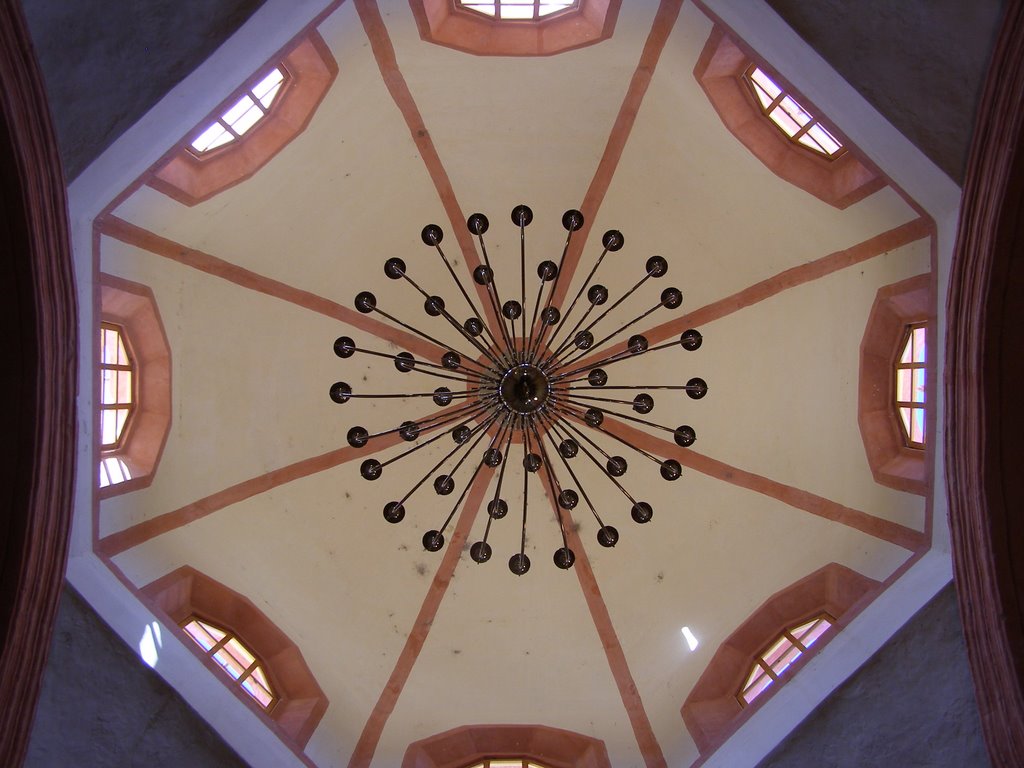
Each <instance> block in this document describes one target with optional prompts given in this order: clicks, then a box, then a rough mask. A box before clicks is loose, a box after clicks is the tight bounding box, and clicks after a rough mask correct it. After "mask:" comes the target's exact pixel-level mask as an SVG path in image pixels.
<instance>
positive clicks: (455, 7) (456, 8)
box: [451, 0, 582, 24]
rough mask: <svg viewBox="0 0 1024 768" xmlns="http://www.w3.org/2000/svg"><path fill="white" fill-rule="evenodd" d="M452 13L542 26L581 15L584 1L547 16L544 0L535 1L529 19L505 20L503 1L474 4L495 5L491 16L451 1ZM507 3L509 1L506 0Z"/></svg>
mask: <svg viewBox="0 0 1024 768" xmlns="http://www.w3.org/2000/svg"><path fill="white" fill-rule="evenodd" d="M451 2H452V11H453V12H455V13H471V14H473V15H474V16H479V17H481V18H484V19H488V20H490V21H495V22H499V23H501V24H540V23H544V22H548V21H552V20H554V19H557V18H560V17H562V16H568V15H570V14H574V13H579V10H580V4H581V2H582V0H573V2H572V5H571V6H570V7H568V8H562V9H561V10H559V11H554V12H552V13H549V14H547V15H545V16H541V15H540V6H541V5H543V4H544V3H543V0H533V17H532V18H529V19H522V18H520V19H505V18H502V16H501V3H502V0H492V2H491V3H486V2H483V3H474V4H475V5H493V6H494V10H495V13H494V15H493V16H492V15H490V14H488V13H485V12H484V11H478V10H476V9H475V8H469V7H467V5H466V0H451ZM505 2H507V0H505ZM516 5H525V3H516Z"/></svg>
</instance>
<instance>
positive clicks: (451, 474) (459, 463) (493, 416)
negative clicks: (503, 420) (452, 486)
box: [445, 411, 501, 480]
mask: <svg viewBox="0 0 1024 768" xmlns="http://www.w3.org/2000/svg"><path fill="white" fill-rule="evenodd" d="M500 417H501V412H500V411H495V412H493V413H492V414H491V416H490V417H489V418H488V420H487V422H486V424H487V426H486V427H484V429H483V430H481V431H480V434H479V435H477V437H476V440H474V441H473V443H472V445H469V440H467V441H466V444H467V445H469V448H468V449H467V450H466V452H465V453H464V454H462V457H461V458H460V459H459V460H458V461H457V462H455V466H454V467H452V470H451V472H446V473H445V474H446V475H448V477H450V478H452V480H455V473H456V472H458V471H459V468H460V467H461V466H462V462H464V461H465V460H466V459H467V458H468V457H469V454H471V453H472V452H473V450H474V449H475V448H476V447H477V445H479V444H480V441H481V440H483V439H484V436H485V435H486V434H487V429H488V428H490V426H491V424H493V423H494V422H495V421H497V420H498V419H499V418H500ZM495 437H496V436H495ZM491 447H492V448H493V447H494V438H493V437H492V438H491ZM481 461H483V459H481Z"/></svg>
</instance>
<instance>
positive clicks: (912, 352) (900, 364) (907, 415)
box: [896, 323, 928, 448]
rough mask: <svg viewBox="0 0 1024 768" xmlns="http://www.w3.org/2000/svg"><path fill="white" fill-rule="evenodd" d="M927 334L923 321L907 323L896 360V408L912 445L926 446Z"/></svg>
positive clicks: (905, 438)
mask: <svg viewBox="0 0 1024 768" xmlns="http://www.w3.org/2000/svg"><path fill="white" fill-rule="evenodd" d="M926 334H927V329H926V328H925V325H924V323H918V324H915V325H908V326H907V330H906V332H905V333H904V335H903V342H902V343H901V344H900V355H899V358H898V359H897V360H896V408H897V409H899V414H900V427H901V428H902V429H903V440H904V442H905V443H906V444H907V445H908V446H909V447H911V448H924V438H925V408H926V407H927V406H926V405H925V381H926V379H927V373H928V372H927V370H926V369H925V352H926V348H927V347H926V339H925V336H926Z"/></svg>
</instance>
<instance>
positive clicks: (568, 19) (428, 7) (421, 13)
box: [409, 0, 622, 56]
mask: <svg viewBox="0 0 1024 768" xmlns="http://www.w3.org/2000/svg"><path fill="white" fill-rule="evenodd" d="M409 5H410V6H411V7H412V12H413V16H415V17H416V26H417V27H418V28H419V32H420V38H421V39H423V40H426V41H427V42H428V43H434V44H436V45H443V46H445V47H446V48H454V49H455V50H457V51H462V52H464V53H471V54H474V55H476V56H553V55H554V54H556V53H562V52H563V51H571V50H573V49H575V48H582V47H584V46H587V45H594V44H595V43H599V42H601V41H602V40H607V39H608V38H609V37H611V36H612V32H614V31H615V20H616V19H617V18H618V14H619V7H620V6H621V5H622V0H572V1H571V2H568V1H567V0H560V1H559V2H553V1H552V0H410V2H409Z"/></svg>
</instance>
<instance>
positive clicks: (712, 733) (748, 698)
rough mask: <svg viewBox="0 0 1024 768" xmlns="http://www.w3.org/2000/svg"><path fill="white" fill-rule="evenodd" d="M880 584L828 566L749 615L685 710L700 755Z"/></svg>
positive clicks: (702, 678) (760, 703)
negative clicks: (830, 628)
mask: <svg viewBox="0 0 1024 768" xmlns="http://www.w3.org/2000/svg"><path fill="white" fill-rule="evenodd" d="M880 589H881V584H880V583H879V582H877V581H875V580H873V579H870V578H868V577H867V576H864V575H863V574H860V573H857V572H856V571H854V570H852V569H850V568H847V567H846V566H845V565H840V564H839V563H829V564H828V565H825V566H823V567H821V568H819V569H818V570H817V571H815V572H814V573H812V574H810V575H808V576H805V577H804V578H802V579H800V580H799V581H797V582H795V583H793V584H791V585H789V586H788V587H786V588H785V589H782V590H780V591H779V592H776V593H775V594H774V595H772V596H771V597H770V598H768V599H767V600H766V601H765V602H764V603H762V604H761V606H760V607H759V608H758V609H757V610H755V611H754V612H753V613H752V614H750V615H749V616H748V617H747V618H746V619H745V620H744V621H743V623H742V624H740V625H739V626H738V627H736V629H735V630H734V631H733V633H732V634H730V635H729V636H728V637H727V638H725V640H724V641H723V642H722V644H721V645H720V646H719V647H718V650H716V651H715V654H714V656H713V657H712V658H711V661H710V662H709V663H708V666H707V668H706V669H705V670H704V672H703V673H702V674H701V676H700V679H699V680H698V681H697V683H696V684H695V685H694V686H693V688H692V690H691V691H690V693H689V695H688V696H687V697H686V701H685V702H683V706H682V709H681V710H680V714H682V716H683V722H684V723H685V724H686V729H687V730H688V731H689V732H690V735H691V736H692V737H693V741H694V743H695V744H696V745H697V749H699V750H700V752H701V754H706V753H708V752H712V751H714V750H715V749H716V748H717V747H718V746H719V745H720V744H721V743H722V742H724V741H725V740H726V739H727V738H728V737H729V736H730V735H731V734H732V733H733V732H734V731H735V730H736V728H738V727H739V726H740V725H741V724H742V723H743V722H745V720H746V718H748V717H750V716H751V714H752V713H753V712H754V711H756V710H757V709H759V708H760V707H762V706H763V705H764V704H765V702H766V700H768V699H770V698H772V696H773V694H774V693H775V691H777V690H779V689H780V688H781V686H782V684H784V683H785V682H786V679H787V678H789V677H790V676H791V675H793V674H794V673H795V672H796V671H797V669H799V667H800V666H802V665H803V664H804V663H805V662H806V660H807V659H808V658H809V657H810V656H811V655H812V654H813V653H816V652H818V651H819V650H820V649H821V647H822V646H823V645H824V644H825V643H826V642H827V641H828V639H829V635H830V634H833V633H829V632H828V629H829V627H830V626H832V625H833V624H836V623H840V622H845V621H848V620H849V613H848V612H849V611H850V610H851V608H853V606H855V605H857V604H858V603H859V601H861V600H862V599H863V598H864V597H865V596H867V595H869V594H872V593H877V591H878V590H880ZM812 644H814V646H815V647H814V648H813V649H812V650H810V651H808V649H809V648H810V646H811V645H812ZM793 665H796V668H792V667H793ZM776 682H778V683H779V684H778V685H776Z"/></svg>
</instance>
